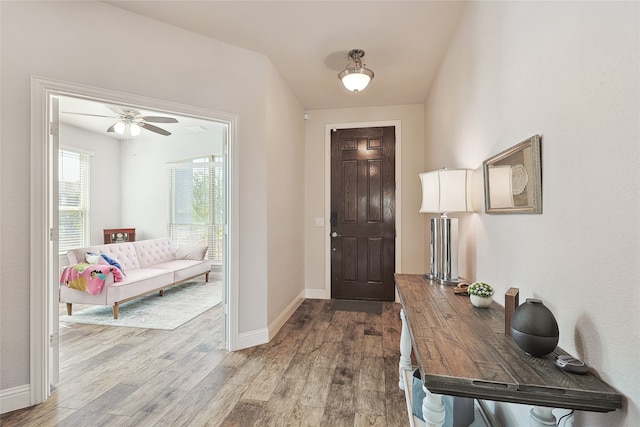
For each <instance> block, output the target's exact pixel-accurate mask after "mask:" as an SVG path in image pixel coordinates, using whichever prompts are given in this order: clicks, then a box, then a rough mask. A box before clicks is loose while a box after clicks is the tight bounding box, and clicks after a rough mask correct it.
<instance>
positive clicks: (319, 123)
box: [304, 105, 425, 295]
mask: <svg viewBox="0 0 640 427" xmlns="http://www.w3.org/2000/svg"><path fill="white" fill-rule="evenodd" d="M307 113H308V115H309V119H308V120H307V121H306V122H305V123H306V126H305V147H306V148H305V170H304V171H305V214H304V228H305V283H306V288H307V291H309V293H311V294H312V295H317V294H318V291H320V292H322V291H324V289H325V280H326V278H325V257H326V256H328V255H329V254H327V253H326V251H325V246H324V245H325V239H326V233H328V231H327V230H328V229H327V230H325V229H324V228H320V227H316V226H315V218H323V219H324V221H325V224H327V223H328V222H329V218H326V217H325V216H326V215H325V188H324V186H325V179H326V174H325V172H326V171H327V170H328V168H327V165H325V125H326V124H339V123H363V122H376V121H389V120H399V121H400V122H401V128H402V143H401V149H402V152H401V153H400V159H399V160H400V164H401V167H400V174H401V183H396V185H398V186H399V187H398V189H399V191H401V192H402V206H401V215H402V217H401V218H398V219H399V220H400V222H401V225H402V230H401V233H402V248H401V250H402V260H401V265H399V266H396V271H397V272H402V273H424V272H425V270H424V263H425V261H424V260H425V254H424V250H425V249H424V245H423V241H422V240H421V236H424V233H425V228H424V221H423V215H422V214H419V213H418V209H419V208H420V197H421V190H420V181H419V179H418V174H419V173H420V172H424V170H423V158H424V144H423V141H424V106H423V105H398V106H390V107H370V108H352V109H334V110H309V111H307ZM400 185H401V186H400Z"/></svg>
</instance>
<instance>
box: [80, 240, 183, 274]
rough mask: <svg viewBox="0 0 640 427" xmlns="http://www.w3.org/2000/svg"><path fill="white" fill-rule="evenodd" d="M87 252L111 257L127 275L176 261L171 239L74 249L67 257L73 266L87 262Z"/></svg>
mask: <svg viewBox="0 0 640 427" xmlns="http://www.w3.org/2000/svg"><path fill="white" fill-rule="evenodd" d="M87 252H91V253H96V254H107V255H109V256H110V257H111V258H113V259H115V260H117V261H118V262H119V263H120V265H121V266H122V269H123V270H124V272H125V273H126V272H127V271H129V270H136V269H138V268H146V267H149V266H150V265H155V264H161V263H163V262H169V261H172V260H174V259H176V245H175V243H173V241H172V240H171V239H169V238H162V239H151V240H140V241H138V242H126V243H113V244H110V245H96V246H89V247H86V248H79V249H72V250H70V251H69V252H67V257H68V258H69V262H70V263H71V264H77V263H80V262H87V259H86V253H87Z"/></svg>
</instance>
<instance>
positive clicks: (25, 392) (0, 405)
mask: <svg viewBox="0 0 640 427" xmlns="http://www.w3.org/2000/svg"><path fill="white" fill-rule="evenodd" d="M28 406H31V389H30V386H29V384H25V385H21V386H18V387H13V388H8V389H5V390H0V414H6V413H7V412H11V411H16V410H18V409H22V408H26V407H28Z"/></svg>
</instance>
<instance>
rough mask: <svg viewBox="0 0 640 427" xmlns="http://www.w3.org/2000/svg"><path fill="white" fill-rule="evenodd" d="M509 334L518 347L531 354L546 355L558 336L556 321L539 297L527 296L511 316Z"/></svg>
mask: <svg viewBox="0 0 640 427" xmlns="http://www.w3.org/2000/svg"><path fill="white" fill-rule="evenodd" d="M511 336H512V337H513V340H514V341H515V342H516V344H518V347H520V348H521V349H523V350H524V351H525V352H527V353H529V354H530V355H532V356H538V357H541V356H546V355H547V354H549V353H551V352H552V351H553V350H555V348H556V346H557V345H558V339H559V338H560V331H559V330H558V322H556V318H555V317H554V316H553V313H551V310H549V309H548V308H547V307H545V305H544V304H543V303H542V301H540V300H539V299H535V298H527V301H526V302H525V303H524V304H522V305H520V306H518V308H516V310H515V312H514V313H513V317H512V318H511Z"/></svg>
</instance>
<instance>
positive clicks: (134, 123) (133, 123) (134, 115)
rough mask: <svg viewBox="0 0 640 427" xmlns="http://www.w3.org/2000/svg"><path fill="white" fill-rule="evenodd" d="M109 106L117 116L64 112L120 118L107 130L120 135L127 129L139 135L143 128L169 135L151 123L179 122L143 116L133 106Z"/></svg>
mask: <svg viewBox="0 0 640 427" xmlns="http://www.w3.org/2000/svg"><path fill="white" fill-rule="evenodd" d="M105 106H106V107H107V108H109V109H110V110H111V111H113V112H114V113H115V114H117V116H104V115H100V114H88V113H72V112H64V113H66V114H78V115H81V116H91V117H105V118H113V119H118V120H117V121H116V122H115V123H114V124H112V125H111V126H109V128H108V129H107V132H115V133H118V134H120V135H124V134H125V133H126V132H127V130H128V131H129V132H128V133H129V134H130V135H131V136H138V135H140V132H141V131H142V129H146V130H148V131H151V132H155V133H157V134H160V135H164V136H169V135H171V132H169V131H168V130H166V129H162V128H160V127H158V126H154V125H152V124H150V122H151V123H178V120H176V119H175V118H173V117H162V116H143V115H142V114H141V113H140V112H139V111H136V110H134V109H132V108H118V107H114V106H111V105H107V104H105Z"/></svg>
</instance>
